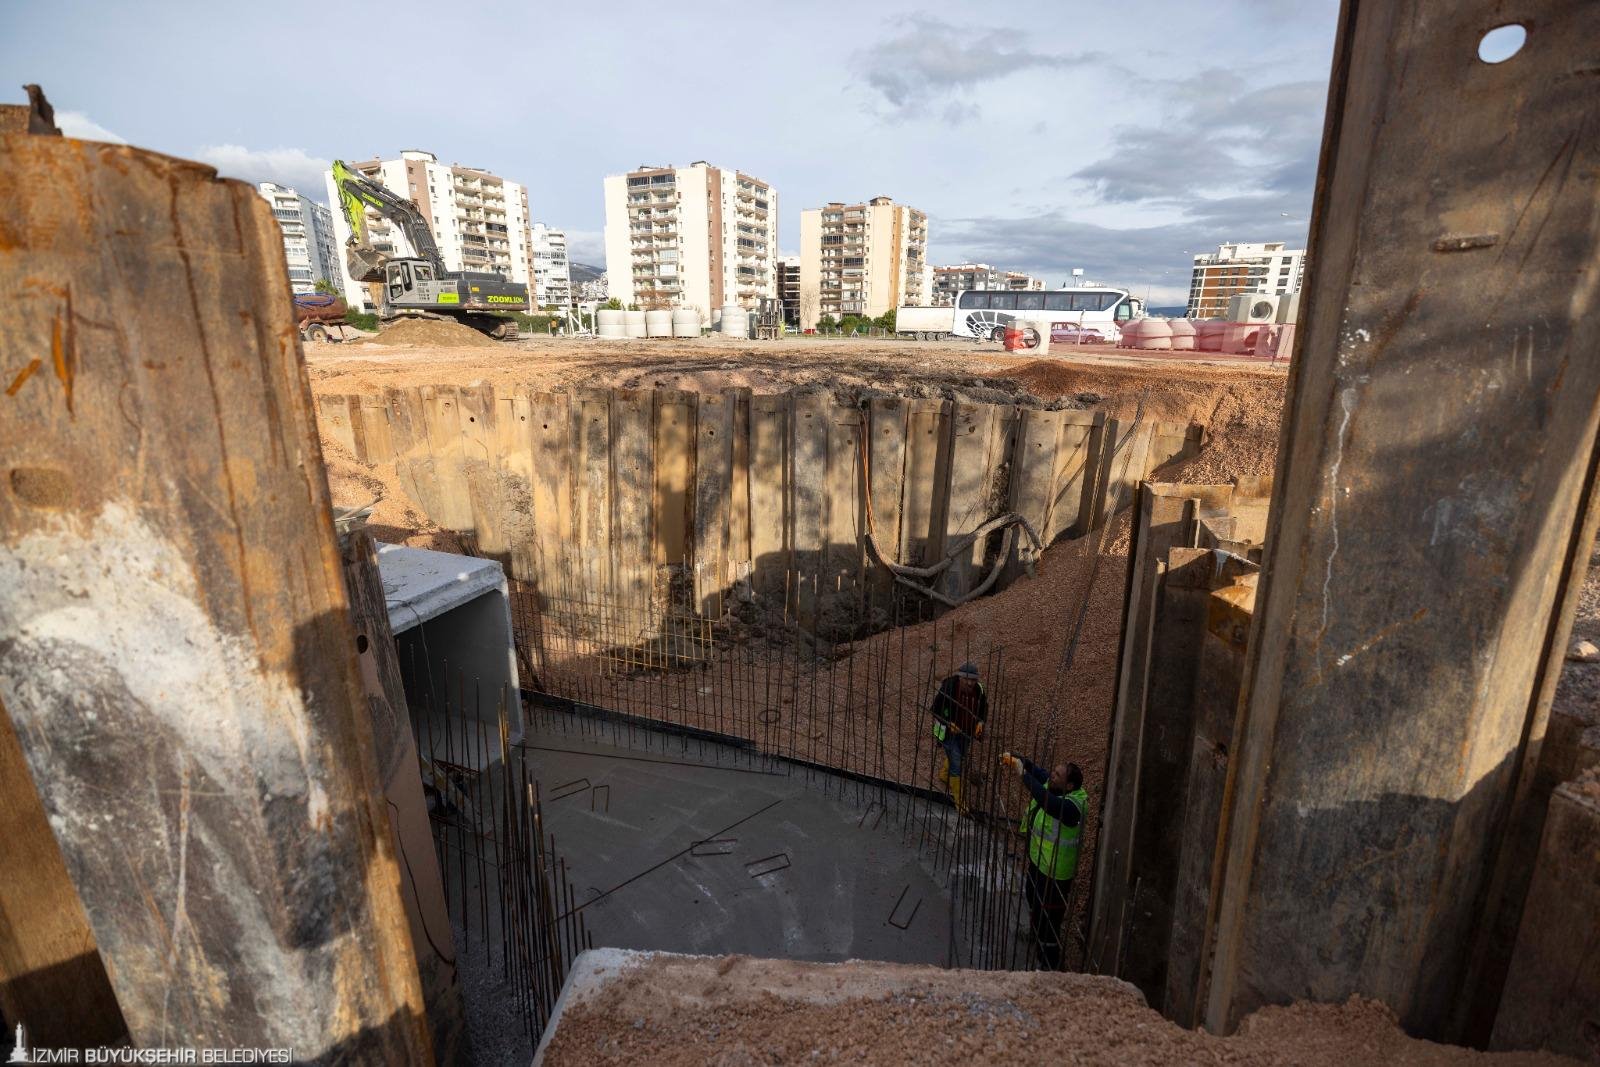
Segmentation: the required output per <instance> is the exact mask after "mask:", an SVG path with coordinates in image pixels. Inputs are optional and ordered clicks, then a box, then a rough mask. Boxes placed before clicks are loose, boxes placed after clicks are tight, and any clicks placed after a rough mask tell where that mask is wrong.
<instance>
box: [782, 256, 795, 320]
mask: <svg viewBox="0 0 1600 1067" xmlns="http://www.w3.org/2000/svg"><path fill="white" fill-rule="evenodd" d="M778 302H779V303H780V304H782V305H783V323H784V325H785V326H799V325H800V257H799V256H782V257H780V258H779V259H778Z"/></svg>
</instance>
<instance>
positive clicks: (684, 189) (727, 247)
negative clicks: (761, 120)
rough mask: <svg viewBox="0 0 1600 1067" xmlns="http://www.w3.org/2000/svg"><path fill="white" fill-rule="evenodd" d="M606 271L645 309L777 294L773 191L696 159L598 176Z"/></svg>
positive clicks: (617, 295)
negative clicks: (683, 164)
mask: <svg viewBox="0 0 1600 1067" xmlns="http://www.w3.org/2000/svg"><path fill="white" fill-rule="evenodd" d="M605 200H606V230H605V241H606V280H607V283H608V286H609V289H610V292H611V296H612V298H613V299H616V300H620V301H621V302H622V304H623V306H625V307H626V306H629V305H633V304H637V305H638V306H639V307H641V308H644V309H645V310H651V309H658V308H673V307H684V308H695V309H697V310H699V312H700V313H701V314H702V315H703V316H707V317H708V319H709V316H710V314H711V312H712V309H714V308H718V307H721V306H723V305H724V304H738V305H740V306H741V307H744V308H750V309H753V308H757V307H759V306H760V301H761V298H762V297H771V296H775V295H776V294H777V271H776V262H777V258H778V193H777V190H775V189H773V188H772V186H770V185H768V184H767V183H766V182H764V181H762V180H761V179H759V178H754V177H751V176H750V175H748V174H744V173H742V172H740V171H736V170H727V169H724V168H722V167H713V166H712V165H711V164H709V163H707V162H705V161H704V160H700V161H698V162H695V163H691V164H690V165H689V166H687V167H672V166H665V167H640V168H639V169H638V170H632V171H629V172H628V173H627V174H613V175H611V176H609V177H607V178H606V180H605Z"/></svg>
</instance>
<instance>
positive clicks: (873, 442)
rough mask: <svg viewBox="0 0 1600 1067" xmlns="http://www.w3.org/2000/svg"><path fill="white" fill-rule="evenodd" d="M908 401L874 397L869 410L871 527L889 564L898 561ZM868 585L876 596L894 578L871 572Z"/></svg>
mask: <svg viewBox="0 0 1600 1067" xmlns="http://www.w3.org/2000/svg"><path fill="white" fill-rule="evenodd" d="M908 410H909V408H908V404H907V401H906V400H905V399H904V398H902V397H898V396H875V397H873V398H872V400H871V401H870V403H869V407H868V436H867V441H868V444H869V446H870V447H869V450H868V464H869V468H868V469H869V471H870V473H871V484H870V485H869V486H868V488H867V499H868V501H869V503H870V504H871V508H872V512H871V520H870V523H869V525H870V528H871V529H872V532H873V540H874V541H875V543H876V544H877V546H878V551H879V552H880V553H881V554H882V555H883V556H884V558H885V559H886V560H887V561H888V562H890V563H898V562H900V558H899V557H900V545H901V539H900V515H901V512H900V507H901V501H902V500H903V499H904V497H905V476H906V432H907V430H906V416H907V412H908ZM869 585H870V586H871V587H872V588H873V589H874V590H875V591H876V593H877V594H878V595H879V596H885V595H887V594H888V592H889V590H890V589H891V588H893V586H894V576H893V575H892V574H890V572H889V571H887V570H885V569H883V568H877V569H875V570H874V572H873V574H872V577H871V580H870V582H869Z"/></svg>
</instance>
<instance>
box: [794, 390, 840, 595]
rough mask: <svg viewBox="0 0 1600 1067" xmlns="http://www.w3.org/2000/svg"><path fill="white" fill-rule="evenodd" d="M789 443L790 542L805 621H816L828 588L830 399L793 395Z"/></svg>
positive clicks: (819, 395) (797, 593)
mask: <svg viewBox="0 0 1600 1067" xmlns="http://www.w3.org/2000/svg"><path fill="white" fill-rule="evenodd" d="M792 403H793V415H792V418H791V422H790V435H791V436H790V445H789V479H790V481H789V485H790V490H789V508H788V511H789V545H790V553H791V558H792V560H793V568H794V572H795V575H794V581H795V583H796V584H795V589H796V595H795V596H794V597H793V598H792V602H793V603H794V605H795V610H796V612H797V613H798V616H799V618H800V619H801V620H802V622H803V623H804V624H805V625H807V626H811V627H815V625H816V621H817V619H816V615H817V596H818V594H819V593H820V592H821V591H822V588H823V576H824V568H823V558H822V557H823V549H824V548H825V547H826V543H827V542H826V537H827V531H828V494H827V477H828V421H829V408H830V407H831V404H830V403H829V400H828V397H827V396H826V394H823V393H796V394H794V396H793V398H792Z"/></svg>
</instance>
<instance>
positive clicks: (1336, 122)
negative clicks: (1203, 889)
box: [1206, 0, 1600, 1039]
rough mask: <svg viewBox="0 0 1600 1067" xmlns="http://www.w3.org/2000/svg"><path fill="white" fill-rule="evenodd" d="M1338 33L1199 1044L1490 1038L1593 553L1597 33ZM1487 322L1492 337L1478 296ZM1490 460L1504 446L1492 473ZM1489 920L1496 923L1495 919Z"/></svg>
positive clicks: (1563, 23) (1479, 10)
mask: <svg viewBox="0 0 1600 1067" xmlns="http://www.w3.org/2000/svg"><path fill="white" fill-rule="evenodd" d="M1505 21H1507V15H1506V11H1505V9H1504V8H1503V6H1501V5H1499V4H1496V3H1493V2H1491V0H1463V2H1461V3H1458V4H1452V5H1450V6H1449V8H1448V9H1447V10H1441V9H1439V8H1438V7H1437V6H1436V5H1429V4H1425V3H1422V2H1419V0H1396V2H1395V3H1391V4H1380V5H1369V4H1347V5H1345V7H1344V9H1343V13H1342V17H1341V25H1340V27H1339V31H1338V34H1337V38H1336V44H1335V57H1334V68H1333V79H1332V87H1331V90H1330V104H1329V109H1328V123H1327V127H1326V131H1325V134H1324V140H1323V156H1322V164H1321V168H1320V171H1319V177H1318V191H1317V199H1316V204H1315V208H1314V211H1313V216H1312V223H1311V232H1310V245H1309V247H1311V248H1314V249H1315V250H1316V255H1315V258H1314V259H1313V260H1312V261H1311V263H1310V265H1309V268H1308V271H1307V275H1306V280H1305V289H1304V291H1303V296H1304V299H1303V302H1302V305H1301V320H1300V325H1299V336H1298V338H1297V339H1296V352H1295V361H1294V366H1293V369H1292V370H1291V375H1292V379H1291V383H1290V390H1289V398H1288V406H1287V408H1286V410H1285V413H1284V427H1285V429H1284V439H1283V446H1282V448H1281V450H1280V452H1279V454H1278V466H1277V478H1276V480H1275V486H1274V495H1273V504H1272V518H1271V520H1270V526H1269V529H1268V535H1267V539H1266V562H1265V565H1264V566H1263V573H1264V574H1266V575H1267V579H1266V580H1265V581H1264V582H1263V584H1262V590H1261V596H1260V601H1259V603H1258V607H1257V612H1256V623H1255V631H1254V633H1253V635H1252V639H1251V640H1252V647H1251V650H1250V657H1249V681H1248V683H1247V685H1248V691H1249V697H1248V707H1247V715H1246V725H1245V730H1244V733H1243V734H1242V736H1241V738H1240V745H1239V748H1238V750H1237V757H1236V759H1235V761H1234V764H1233V775H1234V778H1233V787H1232V789H1231V790H1230V796H1231V797H1232V807H1231V811H1232V813H1233V817H1232V822H1231V825H1230V827H1229V830H1228V846H1227V848H1228V856H1227V866H1226V870H1225V874H1224V878H1223V879H1222V886H1223V889H1222V903H1221V907H1220V910H1219V921H1218V931H1217V940H1216V964H1215V974H1214V978H1213V981H1212V985H1211V990H1210V998H1209V1002H1208V1006H1207V1014H1206V1022H1207V1025H1208V1026H1210V1027H1213V1028H1216V1029H1219V1030H1220V1029H1225V1028H1229V1027H1231V1026H1232V1025H1234V1024H1235V1023H1236V1022H1237V1020H1238V1019H1240V1018H1242V1017H1243V1016H1244V1015H1245V1014H1248V1013H1249V1012H1250V1011H1252V1010H1254V1009H1255V1008H1256V1007H1257V1006H1259V1005H1261V1004H1263V1003H1278V1002H1282V1001H1284V1000H1287V999H1290V998H1293V997H1296V996H1300V995H1302V994H1303V993H1304V992H1305V991H1306V990H1307V989H1312V990H1315V992H1316V995H1317V997H1318V998H1319V999H1323V1000H1333V1001H1339V1000H1343V999H1345V998H1346V997H1348V996H1349V995H1351V994H1361V995H1364V996H1369V997H1374V998H1376V999H1378V1000H1381V1001H1383V1002H1384V1003H1386V1004H1388V1005H1389V1006H1390V1007H1391V1008H1393V1009H1394V1010H1395V1012H1396V1013H1397V1014H1398V1015H1399V1018H1400V1021H1401V1023H1402V1025H1404V1026H1405V1027H1406V1029H1407V1030H1408V1031H1410V1032H1412V1033H1414V1034H1417V1035H1419V1036H1425V1037H1433V1038H1443V1039H1453V1038H1456V1037H1469V1038H1476V1037H1477V1036H1479V1034H1481V1033H1482V1032H1484V1031H1486V1029H1487V1027H1488V1025H1489V1020H1491V1019H1492V1018H1493V1015H1494V1004H1495V1003H1496V1001H1497V1000H1498V993H1499V986H1500V981H1499V978H1498V974H1503V960H1504V956H1503V955H1502V952H1503V949H1504V942H1503V941H1502V938H1503V937H1504V935H1505V933H1506V931H1507V930H1508V929H1510V930H1513V931H1514V927H1515V919H1516V916H1517V915H1518V914H1519V913H1520V910H1521V907H1520V905H1521V899H1520V896H1521V893H1520V892H1519V891H1518V889H1517V884H1518V883H1519V881H1520V884H1522V885H1525V884H1526V883H1525V877H1526V872H1527V870H1528V869H1529V864H1528V863H1526V862H1523V861H1520V860H1519V859H1518V857H1519V856H1521V855H1522V852H1521V850H1522V849H1524V848H1526V847H1527V844H1528V838H1529V836H1530V835H1528V834H1526V833H1524V832H1523V828H1524V826H1525V824H1526V818H1527V817H1529V816H1530V815H1531V814H1532V810H1531V808H1530V807H1529V806H1528V803H1527V801H1528V800H1529V799H1531V798H1529V797H1528V795H1527V794H1526V793H1525V792H1524V791H1523V790H1522V783H1524V782H1525V781H1526V780H1527V777H1528V774H1529V768H1530V767H1531V766H1532V765H1533V764H1534V762H1536V760H1537V757H1538V750H1539V747H1540V743H1541V740H1542V737H1543V734H1544V730H1545V722H1546V719H1547V715H1548V707H1549V698H1550V694H1551V692H1552V690H1553V687H1554V679H1555V677H1556V676H1557V674H1558V672H1559V669H1560V666H1561V657H1562V654H1563V644H1562V640H1561V639H1562V636H1563V634H1564V633H1565V632H1566V630H1567V628H1568V625H1569V621H1570V619H1571V613H1572V610H1573V608H1574V606H1575V603H1576V594H1577V586H1578V584H1579V583H1580V582H1581V579H1582V575H1583V571H1584V568H1585V566H1586V563H1587V557H1588V554H1589V547H1590V543H1591V540H1592V537H1593V527H1592V516H1593V512H1591V510H1590V502H1591V500H1592V499H1593V498H1594V492H1593V484H1594V477H1595V471H1596V468H1597V466H1600V455H1597V444H1596V442H1597V437H1600V434H1597V420H1600V403H1597V402H1596V398H1597V396H1600V361H1596V360H1595V359H1594V358H1593V353H1594V352H1595V351H1597V350H1600V316H1596V315H1595V314H1594V313H1593V306H1592V305H1593V293H1594V269H1595V264H1596V263H1597V262H1600V228H1597V227H1596V225H1595V220H1594V206H1595V190H1594V183H1593V181H1592V180H1587V179H1580V178H1579V176H1580V175H1589V174H1593V173H1594V172H1595V171H1596V170H1597V169H1600V141H1596V139H1595V138H1593V137H1591V136H1586V135H1584V134H1580V133H1578V132H1576V131H1582V130H1589V129H1593V128H1594V127H1595V124H1596V123H1597V122H1600V93H1596V92H1595V91H1594V88H1595V87H1594V84H1593V78H1586V77H1582V76H1579V73H1580V72H1583V71H1586V70H1591V69H1593V63H1594V48H1593V42H1594V41H1596V40H1600V7H1597V6H1596V5H1594V4H1583V3H1571V2H1564V0H1528V2H1527V3H1525V4H1522V5H1520V6H1519V7H1518V8H1517V11H1516V13H1515V19H1514V21H1516V22H1518V23H1520V24H1522V25H1523V26H1526V27H1527V28H1528V36H1527V41H1526V44H1525V45H1524V47H1523V48H1522V50H1521V51H1520V52H1519V53H1518V54H1517V55H1516V56H1514V57H1513V58H1511V59H1510V60H1507V61H1506V62H1503V63H1496V64H1488V63H1483V62H1480V61H1479V60H1478V59H1476V57H1475V52H1476V50H1477V47H1478V42H1479V39H1480V38H1481V37H1482V35H1483V33H1484V31H1485V28H1487V27H1491V26H1497V25H1499V24H1501V23H1503V22H1505ZM1486 292H1492V293H1494V294H1495V308H1496V312H1495V314H1493V315H1483V314H1481V313H1479V311H1480V310H1481V308H1482V298H1483V294H1484V293H1486ZM1489 442H1493V444H1492V445H1491V444H1489ZM1486 901H1487V902H1489V910H1488V911H1487V912H1486V910H1485V907H1484V902H1486Z"/></svg>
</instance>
